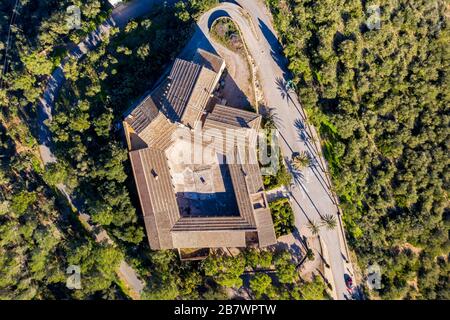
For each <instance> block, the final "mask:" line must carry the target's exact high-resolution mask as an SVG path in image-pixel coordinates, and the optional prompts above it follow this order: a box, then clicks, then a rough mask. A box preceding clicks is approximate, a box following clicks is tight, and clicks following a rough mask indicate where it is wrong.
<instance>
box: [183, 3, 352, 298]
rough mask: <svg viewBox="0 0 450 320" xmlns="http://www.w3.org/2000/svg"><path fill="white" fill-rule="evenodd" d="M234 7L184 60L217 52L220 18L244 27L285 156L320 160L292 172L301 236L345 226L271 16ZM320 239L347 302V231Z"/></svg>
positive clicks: (206, 22)
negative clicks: (327, 223)
mask: <svg viewBox="0 0 450 320" xmlns="http://www.w3.org/2000/svg"><path fill="white" fill-rule="evenodd" d="M234 2H235V3H222V4H220V5H219V6H218V7H216V8H214V9H212V10H211V11H209V12H207V13H205V14H204V15H203V16H202V17H201V18H200V20H199V22H198V29H197V31H196V34H195V35H194V37H193V39H192V40H191V42H190V43H189V44H188V46H187V47H186V49H185V50H184V52H183V55H184V56H186V57H189V55H192V53H193V52H194V51H195V48H197V47H202V48H205V49H209V50H215V44H214V42H213V41H212V40H211V39H210V37H209V27H210V26H211V24H212V22H213V21H214V20H215V19H216V18H218V17H220V16H229V17H231V18H232V19H233V20H234V21H235V22H236V23H237V24H238V25H239V27H240V29H241V31H242V33H243V37H244V40H245V42H246V44H247V46H248V49H249V51H250V54H251V55H252V57H253V59H254V60H255V62H256V65H257V69H258V76H259V81H260V83H261V87H262V91H263V93H264V98H265V103H266V105H267V106H268V107H269V108H273V113H274V118H275V122H276V125H277V128H278V131H279V134H280V145H281V150H282V152H283V155H284V156H285V157H286V158H288V159H290V157H291V155H292V153H293V152H299V151H306V152H308V153H309V154H310V155H311V156H312V157H313V158H314V160H315V161H314V165H313V166H311V167H309V168H307V169H305V170H303V171H302V172H300V173H299V172H296V171H295V170H293V169H291V168H290V171H291V173H292V174H293V175H294V184H293V186H292V187H291V190H290V191H291V192H290V196H291V202H292V206H293V209H294V212H295V218H296V225H297V227H298V229H299V230H300V233H303V234H305V233H307V232H309V231H308V230H307V228H305V226H306V225H307V223H308V221H310V220H313V221H316V222H320V221H321V217H323V216H324V215H326V214H332V215H334V216H336V218H337V219H338V221H339V222H340V223H341V221H340V217H339V216H338V208H337V206H336V204H335V203H334V200H333V199H334V198H333V197H332V194H331V191H330V182H329V180H328V179H327V177H326V175H325V172H326V170H327V168H326V163H325V161H324V160H323V157H322V154H321V151H320V149H319V147H317V145H315V143H314V142H313V140H312V139H311V138H310V137H311V136H313V137H316V132H315V131H314V128H309V127H307V125H306V123H305V114H304V111H303V110H302V107H301V104H300V103H299V101H298V98H297V96H296V95H295V93H294V92H292V91H290V90H288V89H287V88H286V82H287V81H288V78H289V73H288V70H287V68H286V65H287V61H286V59H285V58H284V56H283V54H282V48H281V46H280V44H279V42H278V40H277V37H276V33H275V31H274V29H273V27H272V24H271V19H270V13H269V12H268V11H267V9H266V8H265V6H264V5H263V3H262V1H259V0H242V1H239V0H238V1H234ZM316 139H317V138H316ZM320 237H321V240H322V241H323V242H324V243H325V245H326V246H325V247H326V250H327V254H326V256H327V257H328V260H329V261H327V262H328V264H329V265H330V267H331V274H332V275H333V276H332V279H329V281H330V283H331V285H332V286H333V288H334V289H335V290H333V291H334V295H335V296H334V298H335V299H345V296H344V295H347V296H348V293H347V289H346V286H345V281H344V274H345V273H351V274H353V270H352V266H351V264H349V263H347V262H346V259H347V252H346V244H345V242H344V241H345V240H344V237H343V230H342V229H341V228H340V227H338V228H336V229H335V230H331V231H330V230H326V229H324V228H322V229H321V231H320Z"/></svg>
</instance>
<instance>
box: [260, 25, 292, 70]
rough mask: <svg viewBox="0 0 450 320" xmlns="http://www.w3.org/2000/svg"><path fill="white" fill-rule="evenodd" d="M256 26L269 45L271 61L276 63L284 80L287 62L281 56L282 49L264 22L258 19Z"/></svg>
mask: <svg viewBox="0 0 450 320" xmlns="http://www.w3.org/2000/svg"><path fill="white" fill-rule="evenodd" d="M258 26H259V28H260V30H261V32H262V34H263V35H264V37H265V38H266V40H267V42H268V43H269V46H270V55H271V56H272V59H273V60H274V61H275V62H276V64H277V65H278V67H280V69H281V71H283V78H286V77H287V76H289V72H288V70H287V67H286V66H287V63H288V60H287V59H286V58H285V56H284V54H283V47H282V46H281V44H280V42H279V41H278V38H277V37H276V36H275V34H274V33H273V32H272V30H270V28H269V27H268V26H267V25H266V24H265V23H264V21H262V20H261V19H259V18H258Z"/></svg>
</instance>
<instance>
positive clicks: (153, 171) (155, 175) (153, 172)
mask: <svg viewBox="0 0 450 320" xmlns="http://www.w3.org/2000/svg"><path fill="white" fill-rule="evenodd" d="M151 172H152V175H153V178H155V180H158V174H157V173H156V171H155V170H154V169H152V171H151Z"/></svg>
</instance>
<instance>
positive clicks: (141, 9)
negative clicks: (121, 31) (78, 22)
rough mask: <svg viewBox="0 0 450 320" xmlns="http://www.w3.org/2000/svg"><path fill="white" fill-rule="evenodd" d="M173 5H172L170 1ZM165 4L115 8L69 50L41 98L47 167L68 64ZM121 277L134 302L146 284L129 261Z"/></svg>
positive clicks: (141, 0)
mask: <svg viewBox="0 0 450 320" xmlns="http://www.w3.org/2000/svg"><path fill="white" fill-rule="evenodd" d="M168 2H172V1H168ZM157 3H161V1H158V0H135V1H132V2H128V3H125V4H123V5H121V6H119V7H117V8H115V9H114V10H113V12H112V14H111V16H110V17H109V18H108V19H107V20H106V21H105V22H104V23H103V24H101V25H100V26H99V27H98V28H97V29H96V30H95V31H93V32H91V33H90V34H89V35H88V36H87V37H86V39H85V40H84V41H82V42H81V43H79V44H78V45H76V46H75V47H73V48H72V49H70V50H69V52H68V54H67V56H66V58H64V59H63V61H62V63H61V65H59V66H58V67H57V68H56V69H55V71H54V72H53V73H52V75H51V76H50V78H49V79H48V82H47V86H46V89H45V91H44V93H43V95H42V96H41V97H40V98H39V106H38V110H37V114H38V131H39V132H38V135H39V137H38V139H39V152H40V154H41V158H42V161H43V162H44V164H48V163H51V162H55V161H56V157H55V156H54V154H53V153H52V151H51V146H52V141H51V136H50V130H49V128H48V127H47V125H46V124H45V122H44V121H45V120H47V119H50V120H51V118H52V112H53V108H54V105H55V100H56V97H57V95H58V92H59V89H60V88H61V85H62V84H63V83H64V81H65V78H64V71H63V67H64V64H65V63H66V62H67V61H68V60H69V59H71V58H75V59H77V60H78V59H80V58H81V57H83V56H84V55H85V54H86V53H87V52H88V51H90V50H92V49H94V48H95V47H96V46H97V45H98V44H99V43H100V42H101V41H102V36H104V35H106V34H108V33H109V31H110V29H111V28H112V27H122V26H124V25H125V24H126V23H127V22H128V21H129V20H131V19H134V18H137V17H139V16H142V15H144V14H146V13H148V12H150V10H151V9H152V7H153V5H155V4H157ZM57 188H58V189H59V190H60V191H61V192H62V194H64V195H65V196H66V198H67V200H68V201H69V203H71V204H73V205H74V207H75V208H76V209H77V211H78V213H79V216H80V219H81V220H83V221H84V222H85V223H86V224H87V226H88V229H89V230H91V231H92V232H94V230H97V233H96V234H95V238H96V241H98V242H101V241H104V240H105V239H106V240H107V241H109V242H111V239H110V238H109V237H108V235H107V233H106V232H105V231H104V230H103V229H101V228H99V227H98V226H95V227H94V226H92V225H90V224H89V222H88V221H89V216H87V215H86V214H83V213H82V210H81V209H82V208H81V206H80V205H79V204H77V203H75V202H74V201H72V198H71V197H70V195H69V194H68V193H67V191H66V190H67V188H66V186H65V185H58V186H57ZM117 273H118V275H119V277H120V278H121V279H122V280H123V281H124V282H125V283H126V285H127V287H128V288H129V289H130V291H131V293H130V295H131V296H132V297H133V298H139V293H140V292H141V291H142V289H143V288H144V283H143V282H142V281H141V280H140V279H139V278H138V276H137V274H136V272H135V270H133V268H131V266H129V265H128V264H127V263H126V262H125V261H122V262H121V263H120V266H119V270H118V272H117Z"/></svg>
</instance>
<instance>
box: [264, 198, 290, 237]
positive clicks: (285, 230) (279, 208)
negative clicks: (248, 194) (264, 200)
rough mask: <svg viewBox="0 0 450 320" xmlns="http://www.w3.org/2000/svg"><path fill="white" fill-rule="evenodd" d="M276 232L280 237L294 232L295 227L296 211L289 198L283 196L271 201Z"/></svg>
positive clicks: (270, 205)
mask: <svg viewBox="0 0 450 320" xmlns="http://www.w3.org/2000/svg"><path fill="white" fill-rule="evenodd" d="M269 207H270V211H271V213H272V219H273V226H274V228H275V234H276V236H277V238H278V237H281V236H284V235H286V234H289V233H292V231H294V228H295V222H294V212H293V211H292V207H291V205H290V204H289V199H288V198H281V199H277V200H275V201H272V202H270V203H269Z"/></svg>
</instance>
